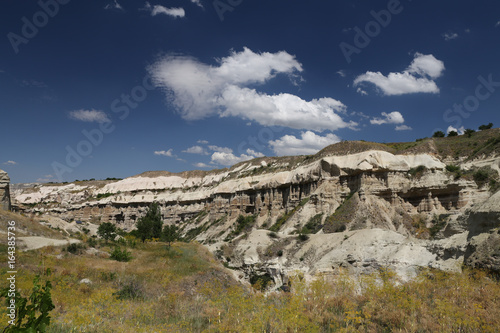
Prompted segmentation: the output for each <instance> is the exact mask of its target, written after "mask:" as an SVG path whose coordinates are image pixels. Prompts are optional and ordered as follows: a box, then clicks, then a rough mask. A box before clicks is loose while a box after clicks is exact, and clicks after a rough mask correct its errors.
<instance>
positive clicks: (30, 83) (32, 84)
mask: <svg viewBox="0 0 500 333" xmlns="http://www.w3.org/2000/svg"><path fill="white" fill-rule="evenodd" d="M21 86H23V87H35V88H47V87H48V86H47V85H46V84H45V83H44V82H41V81H37V80H33V79H30V80H22V81H21Z"/></svg>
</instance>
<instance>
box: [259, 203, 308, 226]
mask: <svg viewBox="0 0 500 333" xmlns="http://www.w3.org/2000/svg"><path fill="white" fill-rule="evenodd" d="M308 201H309V198H305V199H302V200H301V201H300V203H299V204H298V205H297V207H295V208H294V209H292V210H291V211H289V212H288V213H285V214H284V215H281V216H280V217H278V218H277V219H276V222H275V223H274V224H273V225H272V226H271V227H270V228H269V230H271V231H279V230H280V228H281V226H282V225H283V224H285V223H286V221H288V219H289V218H291V217H292V216H293V214H295V213H296V212H297V211H298V210H299V209H300V208H302V207H303V206H304V205H305V204H306V203H307V202H308Z"/></svg>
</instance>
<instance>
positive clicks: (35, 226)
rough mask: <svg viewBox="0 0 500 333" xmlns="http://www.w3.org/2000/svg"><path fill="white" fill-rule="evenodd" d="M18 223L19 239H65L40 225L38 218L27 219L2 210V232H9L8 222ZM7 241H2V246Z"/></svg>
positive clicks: (0, 212)
mask: <svg viewBox="0 0 500 333" xmlns="http://www.w3.org/2000/svg"><path fill="white" fill-rule="evenodd" d="M8 221H16V230H17V232H18V234H17V237H23V236H43V237H49V238H55V239H64V235H63V234H62V233H60V232H58V231H56V230H53V229H50V228H48V227H46V226H44V225H41V224H40V223H39V220H38V219H37V218H33V217H27V216H24V215H21V214H16V213H13V212H9V211H5V210H1V209H0V231H3V232H7V222H8ZM5 241H6V240H4V239H0V244H2V243H5Z"/></svg>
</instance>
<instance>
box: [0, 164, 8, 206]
mask: <svg viewBox="0 0 500 333" xmlns="http://www.w3.org/2000/svg"><path fill="white" fill-rule="evenodd" d="M9 186H10V178H9V175H8V174H7V172H5V171H3V170H0V209H3V210H10V189H9Z"/></svg>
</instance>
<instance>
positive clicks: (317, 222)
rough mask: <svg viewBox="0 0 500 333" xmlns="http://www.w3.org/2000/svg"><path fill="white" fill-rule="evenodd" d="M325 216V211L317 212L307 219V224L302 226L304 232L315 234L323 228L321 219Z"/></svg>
mask: <svg viewBox="0 0 500 333" xmlns="http://www.w3.org/2000/svg"><path fill="white" fill-rule="evenodd" d="M322 218H323V213H321V214H316V215H314V216H313V217H311V218H310V219H309V221H307V223H306V225H305V226H304V227H303V228H302V230H301V232H300V233H302V234H315V233H317V232H318V231H320V230H321V228H323V225H322V224H321V220H322Z"/></svg>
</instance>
